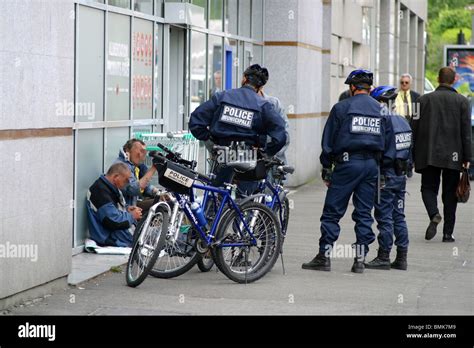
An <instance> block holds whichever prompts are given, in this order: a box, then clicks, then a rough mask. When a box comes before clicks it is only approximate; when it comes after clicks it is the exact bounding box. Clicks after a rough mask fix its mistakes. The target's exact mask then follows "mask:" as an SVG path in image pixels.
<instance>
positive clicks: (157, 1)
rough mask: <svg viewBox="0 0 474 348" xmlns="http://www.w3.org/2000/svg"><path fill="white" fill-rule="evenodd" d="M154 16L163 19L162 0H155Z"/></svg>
mask: <svg viewBox="0 0 474 348" xmlns="http://www.w3.org/2000/svg"><path fill="white" fill-rule="evenodd" d="M155 16H158V17H163V0H155Z"/></svg>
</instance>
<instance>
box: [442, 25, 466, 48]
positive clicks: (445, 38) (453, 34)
mask: <svg viewBox="0 0 474 348" xmlns="http://www.w3.org/2000/svg"><path fill="white" fill-rule="evenodd" d="M462 32H463V33H464V37H465V39H466V43H467V42H469V41H470V40H471V29H467V28H463V29H462ZM458 33H459V29H458V28H452V29H448V30H446V31H445V32H444V33H443V34H441V41H442V42H447V43H448V44H452V45H455V44H456V43H457V41H458Z"/></svg>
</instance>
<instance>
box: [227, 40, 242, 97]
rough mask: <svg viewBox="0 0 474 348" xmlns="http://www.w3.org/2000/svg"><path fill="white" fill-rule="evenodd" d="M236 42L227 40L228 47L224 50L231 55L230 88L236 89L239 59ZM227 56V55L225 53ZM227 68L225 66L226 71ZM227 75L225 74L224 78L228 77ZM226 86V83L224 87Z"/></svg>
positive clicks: (238, 82)
mask: <svg viewBox="0 0 474 348" xmlns="http://www.w3.org/2000/svg"><path fill="white" fill-rule="evenodd" d="M237 44H238V41H237V40H233V39H229V41H228V45H227V47H226V50H229V51H230V54H231V55H232V64H231V69H232V75H231V76H232V88H236V87H237V86H238V85H239V84H240V81H239V78H238V75H239V57H238V56H237ZM226 54H227V53H226ZM228 68H229V66H228V65H227V64H226V69H228ZM228 76H229V74H226V77H228ZM227 85H228V84H227V83H226V86H227Z"/></svg>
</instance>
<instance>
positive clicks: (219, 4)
mask: <svg viewBox="0 0 474 348" xmlns="http://www.w3.org/2000/svg"><path fill="white" fill-rule="evenodd" d="M209 6H210V8H209V29H211V30H215V31H222V30H223V26H222V15H223V10H224V9H223V1H222V0H210V4H209Z"/></svg>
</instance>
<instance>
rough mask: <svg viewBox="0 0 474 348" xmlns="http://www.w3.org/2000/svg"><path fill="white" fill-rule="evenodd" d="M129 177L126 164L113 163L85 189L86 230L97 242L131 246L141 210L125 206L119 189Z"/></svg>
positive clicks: (99, 243) (102, 244) (101, 244)
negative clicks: (87, 228)
mask: <svg viewBox="0 0 474 348" xmlns="http://www.w3.org/2000/svg"><path fill="white" fill-rule="evenodd" d="M130 177H131V172H130V169H129V168H128V166H127V165H126V164H124V163H115V164H113V165H112V166H111V167H110V168H109V170H108V171H107V174H106V175H101V176H100V178H99V179H97V180H96V181H95V182H94V184H93V185H92V186H91V187H90V188H89V191H88V192H87V216H88V220H89V234H90V238H91V239H92V240H94V241H95V242H96V243H97V244H98V245H99V246H118V247H131V246H132V241H133V237H132V233H133V228H134V227H133V226H134V225H135V224H136V223H137V221H138V220H140V219H141V217H142V210H141V208H138V207H135V206H128V205H127V204H126V202H125V199H124V197H123V195H122V192H121V191H120V190H122V189H123V188H124V187H125V186H126V185H127V184H128V182H129V180H130Z"/></svg>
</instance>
